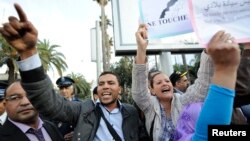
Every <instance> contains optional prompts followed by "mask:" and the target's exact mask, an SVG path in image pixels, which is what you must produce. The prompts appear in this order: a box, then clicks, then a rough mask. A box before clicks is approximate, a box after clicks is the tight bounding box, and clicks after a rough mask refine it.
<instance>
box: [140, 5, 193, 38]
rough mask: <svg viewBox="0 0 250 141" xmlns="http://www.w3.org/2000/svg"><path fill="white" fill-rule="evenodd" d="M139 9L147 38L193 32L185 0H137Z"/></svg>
mask: <svg viewBox="0 0 250 141" xmlns="http://www.w3.org/2000/svg"><path fill="white" fill-rule="evenodd" d="M139 9H140V18H141V20H142V22H143V23H145V24H147V25H148V34H149V38H162V37H167V36H174V35H179V34H184V33H190V32H193V28H192V24H191V20H190V18H189V15H188V14H189V11H188V1H187V0H139Z"/></svg>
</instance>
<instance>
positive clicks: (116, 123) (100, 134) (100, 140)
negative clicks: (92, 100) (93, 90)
mask: <svg viewBox="0 0 250 141" xmlns="http://www.w3.org/2000/svg"><path fill="white" fill-rule="evenodd" d="M96 104H99V105H100V107H101V109H102V112H103V114H104V116H105V117H106V119H107V120H108V122H109V123H110V124H111V125H112V127H113V128H114V129H115V131H116V133H117V134H118V135H119V136H120V138H121V139H122V140H123V141H124V136H123V132H122V121H123V119H122V113H121V108H122V105H121V103H120V102H119V105H120V107H119V108H115V109H113V110H112V111H110V112H109V111H108V109H107V108H106V107H105V106H103V105H102V104H101V103H100V101H99V99H98V100H97V101H96ZM131 128H132V127H131ZM112 140H113V137H112V135H111V134H110V132H109V130H108V128H107V126H106V123H105V121H104V120H103V119H102V118H101V120H100V124H99V127H98V129H97V132H96V136H95V138H94V140H93V141H112Z"/></svg>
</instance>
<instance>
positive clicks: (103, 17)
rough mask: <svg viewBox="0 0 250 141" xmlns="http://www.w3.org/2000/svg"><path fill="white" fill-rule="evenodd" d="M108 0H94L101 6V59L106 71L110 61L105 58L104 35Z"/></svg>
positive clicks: (105, 33) (105, 34) (105, 32)
mask: <svg viewBox="0 0 250 141" xmlns="http://www.w3.org/2000/svg"><path fill="white" fill-rule="evenodd" d="M108 1H109V0H96V2H97V3H98V4H99V5H100V6H101V23H100V24H101V31H102V60H103V71H108V70H109V68H110V63H109V60H108V58H107V55H106V54H107V50H106V40H107V39H106V36H107V23H108V22H109V20H107V16H106V15H105V9H104V8H105V6H106V5H107V4H108Z"/></svg>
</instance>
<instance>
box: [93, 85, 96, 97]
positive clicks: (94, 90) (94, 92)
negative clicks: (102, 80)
mask: <svg viewBox="0 0 250 141" xmlns="http://www.w3.org/2000/svg"><path fill="white" fill-rule="evenodd" d="M95 94H97V86H95V88H94V89H93V95H95Z"/></svg>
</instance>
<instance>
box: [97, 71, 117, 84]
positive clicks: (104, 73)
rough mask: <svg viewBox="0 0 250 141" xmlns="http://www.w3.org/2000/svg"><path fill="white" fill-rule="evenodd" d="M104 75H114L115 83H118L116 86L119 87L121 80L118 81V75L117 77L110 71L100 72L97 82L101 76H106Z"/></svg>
mask: <svg viewBox="0 0 250 141" xmlns="http://www.w3.org/2000/svg"><path fill="white" fill-rule="evenodd" d="M106 74H111V75H114V76H115V77H116V79H117V81H118V85H119V86H121V79H120V77H119V75H117V74H116V73H114V72H112V71H104V72H102V73H101V74H100V75H99V77H98V82H99V78H100V77H101V76H103V75H106Z"/></svg>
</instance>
